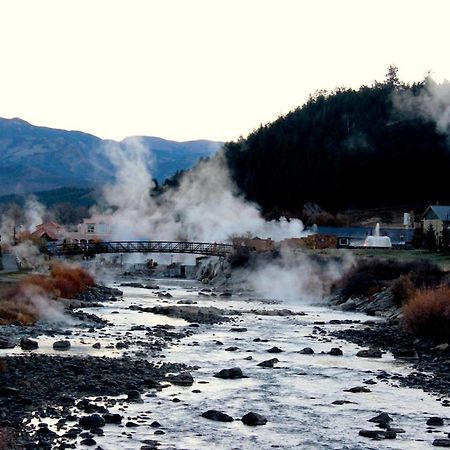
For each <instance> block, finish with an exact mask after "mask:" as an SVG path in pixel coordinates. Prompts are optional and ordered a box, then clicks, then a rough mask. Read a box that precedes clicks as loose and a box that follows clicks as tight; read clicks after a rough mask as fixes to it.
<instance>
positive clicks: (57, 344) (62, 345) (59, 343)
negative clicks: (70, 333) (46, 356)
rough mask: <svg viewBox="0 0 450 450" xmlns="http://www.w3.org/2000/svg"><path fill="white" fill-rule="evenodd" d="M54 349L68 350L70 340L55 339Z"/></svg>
mask: <svg viewBox="0 0 450 450" xmlns="http://www.w3.org/2000/svg"><path fill="white" fill-rule="evenodd" d="M53 349H54V350H69V349H70V341H56V342H53Z"/></svg>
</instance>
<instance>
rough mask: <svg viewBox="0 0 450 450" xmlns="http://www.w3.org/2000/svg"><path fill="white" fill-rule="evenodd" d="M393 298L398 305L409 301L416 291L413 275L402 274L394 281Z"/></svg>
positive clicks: (392, 287)
mask: <svg viewBox="0 0 450 450" xmlns="http://www.w3.org/2000/svg"><path fill="white" fill-rule="evenodd" d="M391 289H392V295H393V300H394V302H395V303H396V304H397V305H403V304H405V303H407V302H408V301H409V300H410V299H411V298H412V297H413V296H414V295H415V293H416V286H415V284H414V282H413V280H412V279H411V275H400V276H399V277H398V278H397V279H396V280H394V281H393V282H392V286H391Z"/></svg>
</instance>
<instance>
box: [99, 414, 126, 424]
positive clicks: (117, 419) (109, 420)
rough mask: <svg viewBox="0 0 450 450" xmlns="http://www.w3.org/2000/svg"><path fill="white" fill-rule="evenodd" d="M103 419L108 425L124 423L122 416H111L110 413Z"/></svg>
mask: <svg viewBox="0 0 450 450" xmlns="http://www.w3.org/2000/svg"><path fill="white" fill-rule="evenodd" d="M103 418H104V419H105V422H106V423H116V424H118V423H121V422H122V416H121V415H120V414H117V413H115V414H110V413H106V414H103Z"/></svg>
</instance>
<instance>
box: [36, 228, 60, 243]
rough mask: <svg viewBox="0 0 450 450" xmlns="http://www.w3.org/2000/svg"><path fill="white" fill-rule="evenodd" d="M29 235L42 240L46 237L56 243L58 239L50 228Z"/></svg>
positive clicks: (40, 229)
mask: <svg viewBox="0 0 450 450" xmlns="http://www.w3.org/2000/svg"><path fill="white" fill-rule="evenodd" d="M31 235H32V236H34V237H37V238H43V237H45V236H47V237H48V238H49V239H50V240H52V241H57V240H58V239H59V236H58V235H57V234H56V233H55V232H54V231H53V230H52V229H51V228H44V227H41V228H39V229H38V230H36V231H35V232H34V233H32V234H31Z"/></svg>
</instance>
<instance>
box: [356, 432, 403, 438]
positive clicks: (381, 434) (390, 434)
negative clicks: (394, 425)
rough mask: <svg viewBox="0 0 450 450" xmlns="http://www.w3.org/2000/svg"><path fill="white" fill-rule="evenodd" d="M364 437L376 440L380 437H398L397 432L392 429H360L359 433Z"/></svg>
mask: <svg viewBox="0 0 450 450" xmlns="http://www.w3.org/2000/svg"><path fill="white" fill-rule="evenodd" d="M358 434H359V435H360V436H362V437H367V438H371V439H375V440H380V439H395V438H396V437H397V435H396V433H394V432H392V431H389V430H388V431H382V430H360V432H359V433H358Z"/></svg>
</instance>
